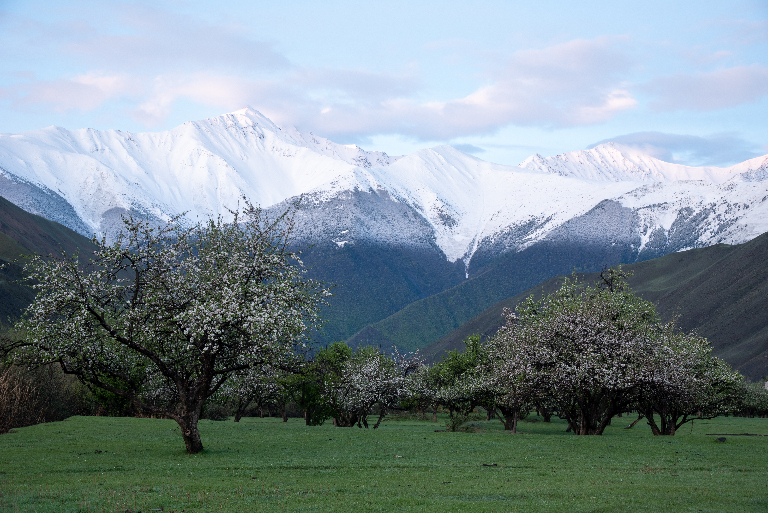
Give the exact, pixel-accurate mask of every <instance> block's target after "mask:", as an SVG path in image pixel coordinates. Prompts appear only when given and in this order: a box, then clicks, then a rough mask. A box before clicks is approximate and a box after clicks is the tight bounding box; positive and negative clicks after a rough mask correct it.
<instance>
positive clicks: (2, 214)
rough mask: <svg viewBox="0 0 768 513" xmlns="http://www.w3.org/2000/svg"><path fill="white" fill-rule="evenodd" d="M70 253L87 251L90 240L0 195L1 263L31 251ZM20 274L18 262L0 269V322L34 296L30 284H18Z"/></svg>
mask: <svg viewBox="0 0 768 513" xmlns="http://www.w3.org/2000/svg"><path fill="white" fill-rule="evenodd" d="M62 249H63V250H64V251H65V252H66V253H68V254H73V253H75V252H77V251H78V250H79V251H80V252H81V253H85V252H86V251H90V250H91V249H92V245H91V243H90V241H89V240H88V239H87V238H85V237H83V236H82V235H80V234H79V233H77V232H74V231H72V230H70V229H69V228H67V227H65V226H62V225H60V224H58V223H56V222H53V221H49V220H47V219H45V218H42V217H40V216H36V215H33V214H30V213H29V212H26V211H24V210H22V209H20V208H19V207H17V206H16V205H14V204H13V203H11V202H10V201H8V200H6V199H5V198H2V197H0V265H1V264H6V263H8V262H13V261H14V260H15V259H17V258H19V257H20V256H22V255H30V254H33V253H38V254H43V255H48V254H61V250H62ZM21 277H22V269H21V265H20V264H19V263H15V262H14V263H11V264H10V265H8V266H7V267H5V268H3V269H0V323H7V322H12V321H13V320H14V319H16V318H17V317H18V316H19V315H21V313H22V312H23V311H24V309H25V308H26V306H27V305H28V304H29V303H30V302H31V301H32V299H33V298H34V293H33V291H32V290H31V289H30V288H29V287H25V286H23V285H20V284H19V283H18V280H19V279H21Z"/></svg>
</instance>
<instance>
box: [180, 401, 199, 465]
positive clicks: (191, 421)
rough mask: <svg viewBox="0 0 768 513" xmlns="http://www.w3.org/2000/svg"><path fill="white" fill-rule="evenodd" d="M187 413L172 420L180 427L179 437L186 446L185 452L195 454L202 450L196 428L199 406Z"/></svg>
mask: <svg viewBox="0 0 768 513" xmlns="http://www.w3.org/2000/svg"><path fill="white" fill-rule="evenodd" d="M197 410H198V411H197V412H193V413H192V414H189V415H184V416H176V417H174V420H175V421H176V423H177V424H178V425H179V427H180V428H181V437H182V438H183V439H184V445H186V447H187V454H197V453H198V452H200V451H202V450H203V441H202V440H201V439H200V431H199V430H198V429H197V421H198V419H199V418H200V412H199V410H200V408H197Z"/></svg>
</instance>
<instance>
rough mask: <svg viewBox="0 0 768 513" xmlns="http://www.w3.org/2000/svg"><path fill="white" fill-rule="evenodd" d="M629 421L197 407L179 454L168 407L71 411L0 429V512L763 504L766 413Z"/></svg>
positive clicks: (767, 483)
mask: <svg viewBox="0 0 768 513" xmlns="http://www.w3.org/2000/svg"><path fill="white" fill-rule="evenodd" d="M632 420H633V417H626V416H625V417H622V418H616V419H614V421H613V425H612V426H609V427H608V429H607V430H606V432H605V434H604V435H603V436H574V435H572V434H570V433H566V432H565V428H566V425H565V423H564V422H563V421H560V420H558V419H556V418H553V419H552V422H551V423H545V422H542V421H541V419H540V418H538V417H530V418H529V419H527V420H526V421H522V422H521V423H520V426H519V429H520V431H521V432H520V433H518V434H515V435H512V434H509V433H507V432H504V431H502V430H501V423H500V422H498V421H490V422H485V421H476V422H473V423H472V425H471V426H472V427H471V429H470V430H469V432H455V433H451V432H445V431H442V430H443V429H444V425H443V424H441V423H433V422H429V421H419V420H397V419H392V420H387V421H385V422H384V423H383V425H382V426H381V428H379V429H377V430H365V429H358V428H335V427H333V426H332V425H330V423H326V424H325V425H323V426H319V427H307V426H305V425H304V422H303V420H301V419H289V422H287V423H285V424H284V423H282V422H280V420H279V419H274V418H265V419H259V418H244V419H243V420H242V421H241V422H239V423H234V422H232V421H231V420H230V421H219V422H216V421H209V420H204V421H201V422H200V429H201V433H202V436H203V443H204V445H205V450H204V451H203V452H202V453H200V454H196V455H188V454H186V452H185V450H184V446H183V443H182V441H181V437H180V436H179V433H178V427H177V425H176V424H175V423H174V422H173V421H170V420H159V419H137V418H109V417H72V418H70V419H68V420H66V421H63V422H53V423H47V424H40V425H36V426H30V427H25V428H20V429H16V430H14V432H12V433H9V434H6V435H2V436H0V512H3V511H9V512H11V511H40V512H48V511H56V512H60V511H89V512H90V511H94V512H97V511H109V512H114V511H119V512H125V511H131V512H137V511H142V512H148V511H176V512H181V511H184V512H207V511H355V510H357V511H440V512H453V511H457V512H458V511H462V512H465V511H468V512H474V511H520V512H535V511H562V510H568V511H571V512H573V511H630V510H631V511H654V512H661V511H674V512H678V513H679V512H685V511H705V512H706V511H712V512H723V511H739V512H743V511H768V458H767V457H766V454H767V453H768V451H767V449H768V419H747V418H733V417H720V418H717V419H713V420H697V421H694V423H693V424H692V425H685V426H684V427H683V428H681V430H680V431H679V432H678V433H677V434H676V435H675V436H674V437H653V436H652V435H651V433H650V430H649V428H648V427H647V426H646V425H644V424H643V422H642V421H641V422H640V423H638V424H637V425H636V426H635V427H634V428H633V429H631V430H626V429H623V428H624V427H625V426H626V425H627V424H628V423H629V422H631V421H632ZM436 430H440V431H436ZM711 433H725V435H719V436H713V435H711ZM736 433H739V434H744V433H750V434H753V435H760V436H744V435H741V436H733V435H731V434H736ZM720 436H725V438H726V440H725V442H720V441H717V438H719V437H720Z"/></svg>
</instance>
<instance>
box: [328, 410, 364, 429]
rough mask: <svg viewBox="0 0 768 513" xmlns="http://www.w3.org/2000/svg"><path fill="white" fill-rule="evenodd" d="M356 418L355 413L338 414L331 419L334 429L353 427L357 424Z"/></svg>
mask: <svg viewBox="0 0 768 513" xmlns="http://www.w3.org/2000/svg"><path fill="white" fill-rule="evenodd" d="M358 420H359V419H358V416H357V414H355V413H340V414H339V415H338V416H336V417H334V418H333V425H334V426H336V427H353V426H354V425H355V424H357V423H358Z"/></svg>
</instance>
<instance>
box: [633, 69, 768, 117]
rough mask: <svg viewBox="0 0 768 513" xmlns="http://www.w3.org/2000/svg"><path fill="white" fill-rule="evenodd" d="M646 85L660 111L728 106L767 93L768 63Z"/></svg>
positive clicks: (656, 81) (761, 96) (666, 78)
mask: <svg viewBox="0 0 768 513" xmlns="http://www.w3.org/2000/svg"><path fill="white" fill-rule="evenodd" d="M644 89H645V90H646V91H648V92H650V93H651V94H653V95H654V96H655V97H656V99H655V100H654V101H652V102H651V104H650V106H651V108H653V109H655V110H659V111H671V110H681V109H686V110H698V111H709V110H717V109H727V108H729V107H735V106H737V105H742V104H745V103H752V102H755V101H757V100H760V99H761V98H763V97H765V96H768V67H766V66H762V65H759V64H753V65H751V66H735V67H733V68H725V69H720V70H717V71H712V72H709V73H697V74H678V75H672V76H667V77H660V78H657V79H655V80H652V81H651V82H650V83H648V84H647V85H646V86H645V87H644Z"/></svg>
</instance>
